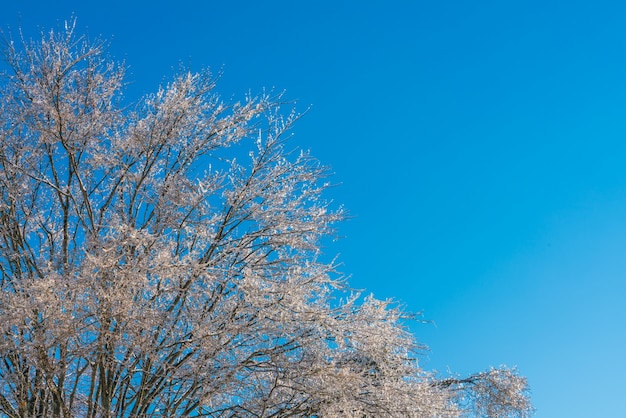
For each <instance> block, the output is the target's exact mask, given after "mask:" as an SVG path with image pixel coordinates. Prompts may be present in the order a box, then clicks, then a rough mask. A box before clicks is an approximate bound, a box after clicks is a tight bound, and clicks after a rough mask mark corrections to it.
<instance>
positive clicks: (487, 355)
mask: <svg viewBox="0 0 626 418" xmlns="http://www.w3.org/2000/svg"><path fill="white" fill-rule="evenodd" d="M72 13H75V14H76V16H77V17H78V26H79V27H80V28H85V27H86V28H87V31H88V33H89V34H90V36H91V37H94V36H97V35H101V36H103V37H105V38H112V45H111V54H112V55H113V56H114V57H116V58H118V59H123V60H125V61H126V64H127V65H128V66H129V67H130V71H129V80H130V81H131V82H132V84H131V85H130V86H129V89H128V96H129V99H136V98H137V97H138V96H139V95H140V94H143V93H146V92H150V91H153V90H154V89H155V88H156V87H157V86H158V84H159V83H161V82H162V81H163V80H165V79H166V78H167V76H170V75H171V74H172V73H173V69H175V68H176V67H178V65H179V63H183V64H184V65H187V66H190V67H191V68H192V69H200V68H203V67H206V66H209V67H211V68H213V69H214V70H215V71H218V70H220V69H223V71H224V75H223V77H222V80H221V82H220V84H219V87H218V89H219V91H220V92H221V93H222V94H223V95H224V96H226V97H230V96H231V95H235V96H237V97H239V96H241V95H242V94H244V93H246V92H247V91H248V90H250V91H252V92H260V91H261V89H262V88H263V87H268V88H271V87H275V88H276V89H278V90H282V89H286V91H287V97H288V98H291V99H297V100H298V101H299V106H300V108H301V109H303V110H304V109H305V108H307V107H308V106H309V105H312V107H311V110H310V112H309V113H308V114H307V115H306V117H305V118H304V119H302V120H301V122H300V123H299V124H298V125H297V126H296V129H295V134H296V137H295V141H296V143H297V144H298V145H299V146H302V147H304V148H310V149H311V150H312V152H313V154H314V155H315V156H317V157H318V158H319V159H320V160H322V161H323V162H324V163H326V164H328V165H330V166H331V167H332V169H333V171H334V173H335V175H334V177H333V181H334V182H336V183H341V185H340V186H339V187H337V188H335V189H333V190H332V198H333V199H334V200H335V201H337V202H340V203H343V204H344V205H345V206H346V207H347V208H348V209H349V210H350V212H351V214H352V215H353V219H352V220H350V221H348V222H346V223H344V224H342V225H341V226H340V229H339V232H340V234H341V235H343V236H345V238H343V239H341V240H339V241H338V242H336V243H334V244H333V246H332V247H330V248H329V252H339V253H340V254H341V260H342V261H343V262H344V266H343V270H344V271H345V272H347V273H350V274H351V275H352V278H351V284H352V285H353V286H354V287H357V288H366V289H368V290H370V291H372V292H373V293H374V294H375V295H376V296H378V297H395V298H398V299H400V300H402V301H403V302H404V303H405V305H406V307H407V309H409V310H413V311H419V310H423V311H424V315H425V317H426V318H427V319H432V320H434V321H435V323H436V326H432V325H416V326H415V327H414V329H415V331H416V333H417V335H418V337H419V339H420V340H421V341H423V342H424V343H426V344H428V345H429V346H430V347H431V351H430V352H429V354H428V357H427V358H425V359H424V361H423V363H424V365H425V367H427V368H434V369H438V370H442V371H446V370H447V369H448V368H449V369H451V370H453V371H455V372H459V373H462V374H466V373H471V372H477V371H480V370H483V369H485V368H488V367H489V366H491V365H493V366H498V365H500V364H508V365H517V366H518V368H519V370H520V372H521V373H522V374H524V375H526V376H527V377H528V379H529V381H530V384H531V386H532V391H533V399H534V403H535V406H536V408H537V414H536V416H537V417H585V418H588V417H618V416H624V395H625V392H624V384H623V380H624V379H625V378H626V355H625V354H626V303H625V301H624V299H625V296H626V284H625V283H626V281H625V280H624V279H625V278H626V3H625V2H622V1H603V0H596V1H593V2H591V1H575V0H568V1H550V0H543V1H538V0H534V1H513V0H510V1H497V0H494V1H482V0H479V1H460V0H459V1H418V0H415V1H393V0H387V1H382V0H381V1H366V0H360V1H351V2H339V1H326V0H318V1H315V2H304V1H286V0H285V1H238V2H235V1H232V2H231V1H196V2H193V1H188V0H176V1H159V0H152V1H149V2H148V1H129V0H126V1H123V2H121V1H117V0H114V1H108V2H89V1H84V0H83V1H75V2H68V1H65V2H64V1H54V2H53V1H30V2H25V1H22V2H20V1H14V2H7V4H4V5H3V7H2V17H1V18H0V25H1V26H2V27H3V28H6V27H7V26H11V27H12V28H13V29H15V28H16V27H17V26H18V25H20V24H21V25H22V27H23V28H24V30H25V32H26V33H27V34H28V33H33V32H34V30H35V29H36V28H37V27H38V26H39V27H41V28H42V29H48V28H50V27H53V26H54V27H56V26H57V25H58V24H59V22H62V21H63V20H65V19H68V18H69V17H70V15H71V14H72Z"/></svg>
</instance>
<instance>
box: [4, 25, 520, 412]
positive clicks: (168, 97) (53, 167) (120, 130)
mask: <svg viewBox="0 0 626 418" xmlns="http://www.w3.org/2000/svg"><path fill="white" fill-rule="evenodd" d="M103 49H104V45H103V43H102V42H90V41H89V40H87V39H86V38H80V37H77V36H76V35H75V33H74V25H73V23H70V24H68V25H66V27H65V28H64V29H63V30H60V31H51V32H49V33H47V34H43V35H42V38H41V39H40V40H37V41H27V40H25V39H23V38H19V39H18V40H17V42H13V40H12V39H11V38H10V37H8V38H7V39H5V47H4V53H5V60H6V63H5V68H6V71H5V72H4V74H3V78H2V82H1V84H0V89H1V90H0V91H1V93H0V100H1V102H0V195H1V199H0V413H1V414H2V415H3V416H7V417H31V416H32V417H35V416H37V417H79V416H80V417H148V416H211V417H233V416H246V417H247V416H249V417H287V416H311V417H339V416H355V417H359V416H367V417H377V416H380V417H448V416H451V417H453V416H465V415H468V414H469V415H472V414H478V415H479V416H493V417H508V416H526V415H528V414H529V411H530V405H529V400H528V394H527V388H526V382H525V379H524V378H522V377H520V376H518V375H517V374H516V373H515V372H514V371H511V370H508V369H506V368H502V369H494V370H491V371H487V372H484V373H479V374H476V375H473V376H470V377H467V378H451V377H439V376H437V375H435V374H433V373H429V372H427V371H425V370H423V369H422V368H421V367H420V365H419V364H418V361H417V359H416V356H417V354H418V353H419V351H420V350H421V349H422V347H421V346H419V345H418V344H417V342H416V340H415V338H414V337H413V335H412V334H411V333H410V332H409V330H408V328H407V325H406V321H407V320H408V319H410V318H409V315H406V314H404V313H403V312H402V310H400V309H399V308H398V307H397V305H396V304H394V303H392V302H390V301H382V300H377V299H375V298H373V297H366V298H362V297H360V296H359V295H358V294H356V293H352V292H351V291H350V290H349V288H348V287H347V284H346V283H345V281H344V280H342V279H341V277H340V276H339V275H338V274H337V273H336V271H335V264H334V261H332V260H329V259H327V258H326V257H325V256H324V255H323V254H321V251H320V241H321V240H322V239H323V238H325V237H328V236H329V235H331V234H332V233H333V228H334V225H335V223H336V222H337V221H339V220H341V219H342V217H343V213H342V210H341V209H340V208H336V209H332V205H330V204H329V203H328V202H327V201H325V200H324V199H323V197H322V194H323V192H324V189H325V188H326V187H327V184H326V183H324V177H325V173H326V172H325V169H324V167H322V166H320V164H319V163H318V162H317V161H316V160H315V159H313V158H312V157H311V156H310V155H309V154H307V153H306V152H295V151H293V150H290V148H289V147H288V146H286V138H287V136H288V132H289V130H290V128H291V127H292V124H293V123H294V122H295V121H296V120H297V119H298V114H296V113H294V112H293V111H287V112H285V111H283V110H282V109H281V98H280V96H279V95H278V96H276V95H274V96H273V95H272V94H268V95H265V94H263V95H260V96H257V97H248V98H246V99H245V100H243V101H242V102H240V103H233V104H228V103H225V102H224V101H222V100H221V99H220V98H219V97H218V95H217V94H216V93H215V92H214V79H213V78H212V77H211V76H210V75H209V74H208V73H206V72H203V73H199V74H193V73H190V72H183V73H181V74H180V75H179V76H177V77H175V78H174V79H173V80H172V81H171V82H170V83H169V84H167V85H166V86H164V87H162V88H160V89H159V90H158V91H157V92H156V93H154V94H152V95H149V96H147V97H144V98H143V99H141V100H140V101H139V102H138V103H137V104H136V105H133V106H129V105H128V104H126V103H125V104H122V103H121V101H122V98H121V92H122V90H123V86H124V68H123V67H122V66H120V65H118V64H116V63H114V62H111V61H110V60H108V58H107V57H106V54H105V53H104V51H103Z"/></svg>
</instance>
